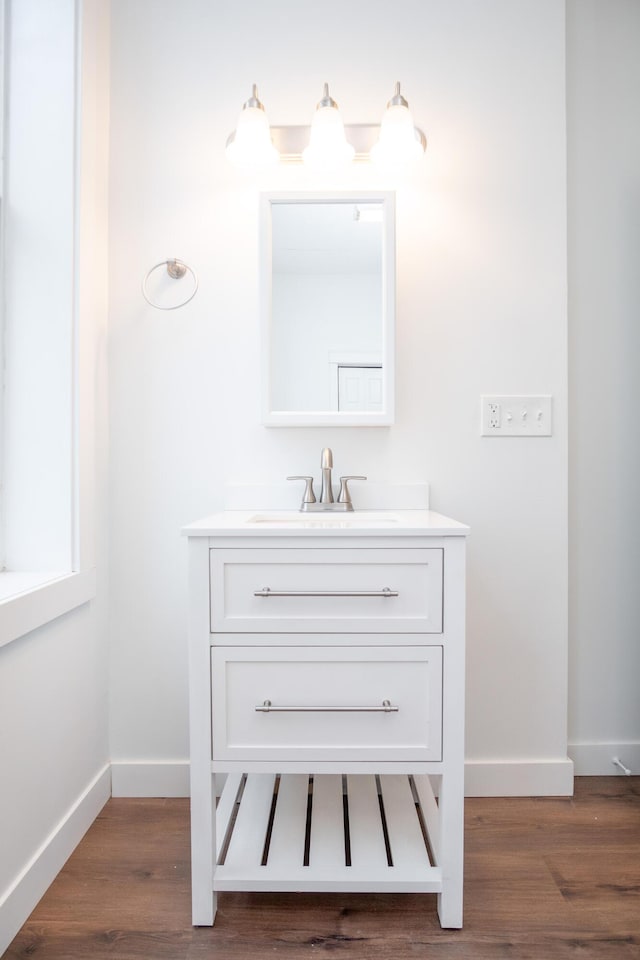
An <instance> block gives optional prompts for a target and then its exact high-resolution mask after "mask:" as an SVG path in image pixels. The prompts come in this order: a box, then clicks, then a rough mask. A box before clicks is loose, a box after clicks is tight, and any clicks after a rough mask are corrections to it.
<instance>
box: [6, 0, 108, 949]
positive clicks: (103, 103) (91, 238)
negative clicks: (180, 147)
mask: <svg viewBox="0 0 640 960" xmlns="http://www.w3.org/2000/svg"><path fill="white" fill-rule="evenodd" d="M79 8H81V9H82V19H81V21H80V30H81V36H82V44H83V50H84V55H83V58H82V73H81V76H78V77H77V80H78V94H79V97H78V99H76V97H75V92H76V91H75V81H74V80H73V79H72V82H71V83H70V84H69V86H68V87H67V89H66V93H65V96H64V109H63V110H62V115H63V116H64V127H63V128H60V129H59V130H58V135H59V136H61V137H62V136H65V135H66V136H67V137H69V138H70V141H71V150H70V155H71V156H72V157H73V155H74V137H75V134H74V121H75V117H76V110H77V111H78V116H79V118H80V120H81V124H80V129H81V136H80V137H79V139H78V141H77V142H76V143H75V148H76V154H75V155H76V158H77V164H76V168H75V172H76V177H77V184H76V186H77V188H78V190H79V194H80V197H81V203H80V206H79V207H78V208H77V219H76V220H75V230H74V216H75V213H74V207H73V204H72V203H71V202H70V203H69V205H68V206H67V208H66V209H65V211H64V216H65V218H66V220H65V223H66V226H67V227H68V235H74V234H75V238H76V242H77V245H78V250H77V253H78V256H77V261H76V263H77V268H76V271H75V275H74V277H73V278H72V277H71V273H72V271H71V269H69V276H68V283H69V284H73V286H74V293H73V297H70V298H69V299H71V300H75V304H76V306H75V312H72V307H71V306H70V303H69V300H67V301H65V303H66V308H67V313H68V315H67V318H66V319H67V323H69V324H71V322H72V318H73V319H75V323H76V337H75V348H76V350H77V351H78V354H79V356H80V358H81V364H82V371H81V376H80V380H79V383H78V388H77V391H76V396H75V403H74V406H75V415H76V418H77V425H76V426H77V429H76V431H75V433H76V436H77V444H78V462H77V463H76V465H75V469H74V484H75V488H76V494H77V498H78V501H79V518H80V526H79V528H78V529H77V530H75V531H74V534H75V537H74V539H75V541H76V544H75V546H76V551H77V553H78V556H80V557H81V559H82V568H83V569H86V570H90V569H91V568H96V579H97V596H96V598H95V599H94V600H92V601H91V602H89V603H84V604H82V605H81V606H79V607H77V608H76V609H74V610H72V611H70V612H68V613H66V614H65V615H63V616H60V617H58V618H56V619H55V620H53V621H52V622H51V623H49V624H47V625H46V626H43V627H41V628H39V629H37V630H33V631H32V632H30V633H28V634H26V635H25V636H23V637H21V638H20V639H17V640H13V641H12V642H11V643H8V644H6V645H5V646H3V647H2V648H0V757H1V758H2V759H1V762H2V768H1V773H0V780H1V783H2V789H0V849H1V851H2V855H1V856H0V954H2V953H3V951H4V949H5V948H6V947H7V946H8V944H9V942H10V941H11V939H12V938H13V936H14V935H15V933H16V932H17V931H18V929H19V928H20V926H21V925H22V923H23V922H24V921H25V919H26V918H27V916H28V914H29V913H30V911H31V910H32V909H33V907H34V906H35V904H36V902H37V901H38V899H39V898H40V896H41V895H42V893H43V892H44V891H45V890H46V888H47V886H48V885H49V883H50V882H51V880H52V879H53V878H54V876H55V875H56V873H57V872H58V870H59V869H60V868H61V867H62V865H63V863H64V861H65V859H66V858H67V856H68V855H69V854H70V853H71V851H72V850H73V848H74V846H75V845H76V843H77V842H78V841H79V840H80V838H81V836H82V834H83V833H84V831H85V830H86V828H87V827H88V826H89V824H90V823H91V821H92V819H93V818H94V817H95V816H96V814H97V812H98V811H99V809H100V807H101V806H102V805H103V804H104V802H105V800H106V799H107V797H108V794H109V788H110V778H109V766H108V761H109V752H108V730H107V677H108V669H107V636H106V562H105V560H106V529H105V528H106V513H105V508H106V490H105V462H104V457H105V453H106V427H107V410H106V391H105V387H106V377H105V352H104V340H105V333H106V298H105V290H106V283H105V280H106V269H107V260H106V249H105V240H106V212H107V211H106V176H105V174H106V149H105V147H106V135H107V124H106V120H107V117H108V59H107V54H108V9H107V7H106V6H105V4H103V3H101V0H83V3H82V4H81V5H79ZM51 12H52V8H51V5H50V4H49V3H48V0H29V3H27V2H26V0H25V2H21V3H20V4H15V5H14V16H17V17H18V18H20V17H24V18H26V20H27V21H29V18H30V17H32V16H35V22H37V23H39V24H40V25H41V26H42V25H43V24H45V23H46V19H47V15H48V14H51ZM54 18H55V20H56V24H57V27H58V28H62V29H64V30H65V32H66V37H67V41H68V42H67V43H66V44H65V45H64V46H63V47H60V48H58V53H59V55H60V57H62V56H63V55H64V56H66V57H67V58H70V61H69V60H67V62H66V63H65V64H64V68H65V70H68V72H69V73H70V74H71V76H72V78H73V77H74V74H75V70H74V41H75V37H76V27H77V23H76V19H75V18H76V5H75V3H74V2H73V0H69V2H64V3H63V2H60V3H58V4H56V7H55V11H54ZM23 22H24V21H23ZM40 162H42V163H46V157H45V158H44V159H43V157H42V155H41V156H40ZM65 236H67V234H65ZM37 266H38V265H37V264H34V278H33V282H34V283H36V282H37V280H38V274H37V269H35V268H37ZM32 349H35V347H34V345H33V344H32ZM67 429H68V432H69V434H71V433H72V430H71V425H70V424H69V421H68V418H67ZM70 459H71V458H70V456H69V455H67V469H69V461H70ZM47 479H48V472H47V463H46V462H45V461H44V460H43V462H42V463H41V468H40V471H39V474H38V483H39V486H40V488H42V487H43V486H46V483H47ZM67 523H68V515H67ZM35 602H36V603H37V598H36V601H35Z"/></svg>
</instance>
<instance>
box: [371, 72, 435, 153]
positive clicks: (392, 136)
mask: <svg viewBox="0 0 640 960" xmlns="http://www.w3.org/2000/svg"><path fill="white" fill-rule="evenodd" d="M423 154H424V146H423V144H422V142H421V140H420V135H419V134H418V133H417V132H416V128H415V126H414V123H413V117H412V116H411V111H410V110H409V107H408V105H407V102H406V100H405V99H404V97H402V96H401V94H400V85H399V84H398V85H397V87H396V95H395V96H394V98H393V100H391V101H390V102H389V104H388V105H387V109H386V112H385V115H384V117H383V118H382V123H381V125H380V137H379V139H378V142H377V143H376V144H375V145H374V146H373V147H372V149H371V153H370V157H371V160H372V161H373V162H374V163H376V164H378V165H379V166H381V167H384V168H389V169H404V168H406V167H408V166H410V165H412V164H413V163H415V162H416V160H419V159H420V157H421V156H422V155H423Z"/></svg>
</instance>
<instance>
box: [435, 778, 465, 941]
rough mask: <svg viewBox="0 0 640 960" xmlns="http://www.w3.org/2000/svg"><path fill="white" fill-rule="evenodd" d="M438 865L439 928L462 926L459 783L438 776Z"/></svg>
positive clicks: (461, 829)
mask: <svg viewBox="0 0 640 960" xmlns="http://www.w3.org/2000/svg"><path fill="white" fill-rule="evenodd" d="M438 803H439V809H440V865H441V867H442V893H439V894H438V916H439V918H440V926H441V927H443V928H450V929H459V928H460V927H461V926H462V886H463V858H464V790H463V785H462V782H460V783H452V782H451V780H450V778H449V777H448V776H443V777H442V783H441V785H440V797H439V801H438Z"/></svg>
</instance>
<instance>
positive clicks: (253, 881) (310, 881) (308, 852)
mask: <svg viewBox="0 0 640 960" xmlns="http://www.w3.org/2000/svg"><path fill="white" fill-rule="evenodd" d="M418 780H420V783H419V784H417V783H416V781H418ZM437 812H438V811H437V804H436V801H435V799H434V798H433V793H432V792H431V788H430V784H429V781H428V777H426V776H423V777H420V778H418V777H415V778H414V777H411V776H406V775H402V774H394V775H383V776H374V775H365V774H356V775H344V776H343V775H339V774H335V775H334V774H316V775H308V774H283V775H279V774H271V773H253V774H229V776H228V777H227V782H226V784H225V788H224V790H223V793H222V796H221V798H220V802H219V804H218V810H217V822H216V833H217V838H218V849H217V859H218V863H217V866H216V869H215V873H214V882H213V888H214V890H279V891H304V890H314V891H324V892H349V891H351V892H354V891H360V892H389V893H390V892H394V893H438V892H440V891H441V890H442V871H441V869H440V867H439V866H437V864H436V862H435V858H434V854H433V845H432V837H431V834H432V833H433V827H434V825H435V824H434V819H435V818H437Z"/></svg>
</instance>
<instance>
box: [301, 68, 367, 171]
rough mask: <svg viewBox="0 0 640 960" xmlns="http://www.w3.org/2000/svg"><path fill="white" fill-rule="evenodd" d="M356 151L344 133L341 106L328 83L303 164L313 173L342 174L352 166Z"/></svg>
mask: <svg viewBox="0 0 640 960" xmlns="http://www.w3.org/2000/svg"><path fill="white" fill-rule="evenodd" d="M354 154H355V150H354V148H353V147H352V145H351V144H350V143H348V142H347V138H346V136H345V132H344V124H343V122H342V117H341V116H340V111H339V110H338V104H337V103H336V102H335V100H334V99H333V98H332V97H331V96H330V94H329V84H328V83H325V85H324V89H323V91H322V99H321V100H320V102H319V103H318V105H317V107H316V112H315V113H314V115H313V120H312V121H311V134H310V137H309V146H308V147H306V149H305V150H304V151H303V153H302V160H303V162H304V163H305V165H306V166H308V167H309V168H310V169H311V170H317V171H318V172H321V173H328V172H332V171H334V170H340V169H341V168H342V167H345V166H346V165H347V164H348V163H351V161H352V160H353V156H354Z"/></svg>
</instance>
